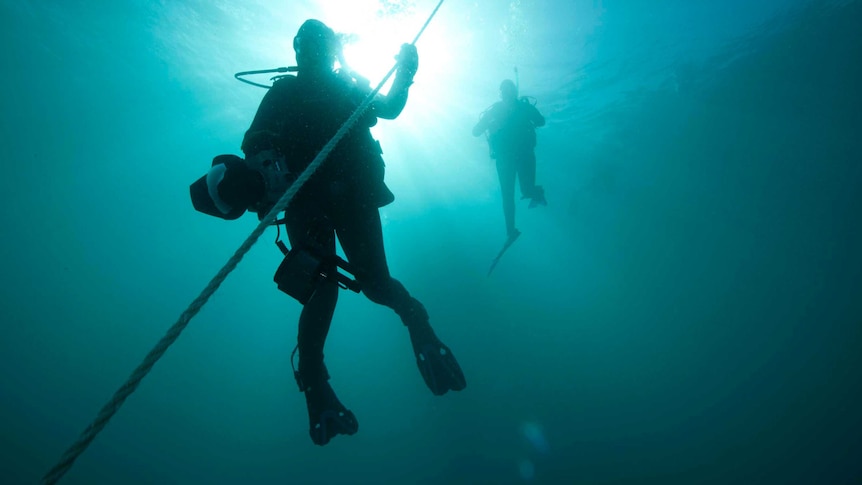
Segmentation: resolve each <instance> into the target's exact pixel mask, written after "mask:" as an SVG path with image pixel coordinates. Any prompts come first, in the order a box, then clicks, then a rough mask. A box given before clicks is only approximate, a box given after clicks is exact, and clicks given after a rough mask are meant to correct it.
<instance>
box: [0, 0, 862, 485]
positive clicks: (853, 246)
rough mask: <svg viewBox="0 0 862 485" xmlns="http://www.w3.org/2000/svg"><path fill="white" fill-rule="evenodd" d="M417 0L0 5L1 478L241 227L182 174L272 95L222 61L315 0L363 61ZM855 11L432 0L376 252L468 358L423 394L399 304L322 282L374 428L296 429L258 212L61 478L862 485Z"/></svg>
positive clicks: (18, 470) (299, 406)
mask: <svg viewBox="0 0 862 485" xmlns="http://www.w3.org/2000/svg"><path fill="white" fill-rule="evenodd" d="M755 3H756V4H755ZM435 4H436V2H435V1H424V0H422V1H419V0H417V1H386V2H383V1H358V0H357V1H355V2H354V1H350V2H348V1H346V0H345V1H343V2H337V1H332V2H325V4H324V2H309V1H296V2H274V1H273V2H264V1H259V0H258V1H249V2H234V3H230V2H223V1H221V2H210V1H203V0H201V1H187V2H168V1H161V2H143V1H129V2H108V1H101V2H82V1H73V0H66V1H53V0H44V1H40V2H29V1H23V0H22V1H14V2H13V1H6V0H4V1H2V2H0V26H2V29H0V38H2V43H3V46H4V47H3V49H2V51H0V64H2V65H3V72H4V74H3V77H2V86H3V88H4V89H3V90H2V95H0V103H2V104H0V113H2V114H0V121H2V124H0V130H2V144H0V155H2V160H3V165H2V167H3V176H2V177H0V189H2V193H3V194H4V198H3V201H4V204H3V208H2V210H0V222H2V225H3V228H4V230H3V238H2V242H0V249H2V261H3V265H2V269H0V274H2V278H3V279H2V283H3V284H2V292H0V356H2V357H0V359H2V365H0V411H2V412H0V430H2V433H0V482H2V483H10V484H18V483H35V482H38V480H39V478H40V477H41V476H42V475H43V474H44V473H46V472H47V471H48V470H49V469H50V468H51V467H52V466H53V465H54V464H55V463H56V461H57V460H58V459H59V458H60V456H61V455H62V453H63V451H64V450H65V449H66V448H67V447H68V446H69V445H71V444H72V443H73V442H74V440H75V439H76V438H77V437H78V435H79V433H80V432H81V431H82V430H83V429H84V428H85V427H86V426H87V424H88V423H89V422H90V421H91V420H92V419H93V418H94V417H95V415H96V414H97V412H98V411H99V409H100V408H101V407H102V405H103V404H104V403H105V402H106V401H107V400H108V399H109V398H110V396H111V395H112V394H113V392H114V391H115V390H116V389H117V388H118V387H119V386H120V385H121V384H122V383H123V382H125V380H126V379H127V378H128V376H129V374H130V373H131V372H132V370H133V369H134V368H135V367H136V366H137V365H138V364H139V363H140V362H141V360H142V359H143V357H144V356H145V355H146V353H147V352H148V351H149V350H150V348H152V347H153V345H154V344H155V343H156V342H157V341H158V340H159V339H160V338H161V337H162V335H164V332H165V331H166V330H167V329H168V328H169V327H170V326H171V325H172V324H173V323H174V322H175V321H176V319H177V318H178V316H179V315H180V313H181V312H182V311H183V310H184V309H185V308H186V306H187V305H188V304H189V302H191V301H192V299H194V298H195V297H196V296H197V295H198V294H199V292H200V291H201V290H202V289H203V288H204V286H205V285H206V284H207V282H208V281H209V280H210V278H212V277H213V276H214V275H215V273H216V272H217V271H218V269H219V268H221V266H222V265H223V264H224V263H225V261H226V260H227V259H228V258H229V257H230V255H231V254H232V253H233V251H234V250H235V249H236V248H237V247H238V246H239V244H240V243H241V242H242V241H243V240H244V238H245V237H246V236H247V235H248V233H249V232H250V231H251V230H252V229H253V228H254V226H255V223H256V220H255V219H254V217H253V216H246V217H244V218H243V219H241V220H239V221H233V222H225V221H220V220H215V219H213V218H209V217H206V216H204V215H202V214H199V213H197V212H195V211H194V210H193V209H192V207H191V204H190V202H189V200H188V185H189V184H190V183H191V182H192V181H194V180H195V179H197V178H198V177H199V176H201V175H202V174H203V173H204V172H205V171H206V170H207V168H208V167H209V164H210V160H211V158H212V157H213V156H215V155H217V154H220V153H239V144H240V141H241V138H242V135H243V133H244V131H245V129H246V128H247V127H248V124H249V123H250V121H251V117H252V116H253V115H254V111H255V109H256V108H257V104H258V103H259V101H260V98H261V97H262V95H263V93H264V91H263V90H261V89H258V88H254V87H250V86H247V85H243V84H240V83H238V82H237V81H235V80H234V79H233V77H232V75H233V73H234V72H236V71H241V70H248V69H263V68H269V67H277V66H283V65H289V64H291V63H292V61H293V58H292V52H291V51H290V42H291V39H292V36H293V34H294V33H295V31H296V29H297V28H298V26H299V25H300V24H301V22H302V21H303V20H305V19H306V18H309V17H316V18H320V19H322V20H324V21H326V22H328V23H329V24H330V25H331V26H332V27H334V28H335V29H336V30H338V31H340V32H345V33H352V34H355V35H354V36H353V39H355V40H354V41H353V44H351V45H349V46H348V50H347V54H348V61H350V62H351V64H352V65H353V67H355V68H357V69H359V70H360V71H362V72H364V73H366V74H367V75H368V77H369V78H371V80H372V82H375V83H376V81H377V80H379V79H381V78H382V76H383V74H385V72H386V70H387V69H388V68H389V67H390V64H389V63H390V62H391V56H392V55H394V54H395V53H396V52H397V50H398V45H399V44H400V43H401V42H405V41H409V40H411V39H412V37H413V35H415V32H416V31H418V29H419V27H420V26H421V25H422V23H423V22H424V20H425V17H426V16H427V14H428V13H429V12H430V11H431V10H432V9H433V7H434V6H435ZM860 20H862V2H859V1H825V0H824V1H819V2H818V1H806V0H783V1H776V0H765V1H762V2H742V1H737V0H733V1H721V2H719V1H716V0H710V1H704V2H685V1H681V0H679V1H676V0H658V1H654V2H636V1H627V0H620V1H612V0H604V1H603V0H568V1H562V0H556V1H551V0H544V1H543V0H521V1H505V2H504V1H488V0H485V1H481V2H458V1H455V0H447V2H445V3H444V4H443V6H442V8H441V10H440V12H439V14H438V16H437V17H436V18H435V19H434V20H433V22H432V23H431V24H430V26H429V28H428V30H427V31H426V33H425V34H424V35H423V37H422V38H421V39H420V41H419V43H418V44H417V46H418V49H419V53H420V69H419V73H418V74H417V76H416V80H415V81H416V83H415V85H414V86H413V88H412V89H411V98H410V102H409V103H408V106H407V108H406V110H405V112H404V113H403V114H402V116H401V117H399V119H397V120H395V121H390V122H381V123H380V124H378V126H377V127H375V128H374V134H375V136H377V137H378V138H379V139H380V140H381V142H382V144H383V149H384V152H385V153H384V157H385V159H386V161H387V181H388V183H389V186H390V188H391V189H392V190H393V192H394V193H395V194H396V202H395V203H394V204H392V205H390V206H387V207H386V208H385V209H384V210H383V212H382V213H383V216H384V221H385V227H384V231H385V239H386V241H385V242H386V245H387V249H388V255H389V263H390V268H391V269H392V271H393V273H394V275H395V276H396V277H397V278H399V279H400V280H401V281H402V282H403V283H404V284H405V285H406V286H407V287H408V289H409V290H410V291H411V292H412V293H413V294H415V295H416V296H418V297H419V298H420V299H421V300H422V301H423V302H424V303H425V305H426V306H427V307H428V309H429V311H430V313H431V317H432V324H434V326H435V328H436V329H437V331H438V333H439V334H440V336H441V337H442V338H443V339H444V340H445V341H446V342H447V344H448V345H449V346H450V347H451V348H452V350H453V351H454V352H455V353H456V355H457V356H458V358H459V360H460V361H461V364H462V366H463V367H464V371H465V373H466V375H467V380H468V387H467V389H466V390H465V391H463V392H461V393H457V394H449V395H446V396H444V397H436V396H433V395H431V393H430V392H428V390H427V388H425V386H424V384H423V382H422V379H421V378H420V376H419V373H418V372H417V370H416V368H415V364H414V361H413V359H414V358H413V355H412V352H411V349H410V344H409V339H408V337H407V333H406V332H405V331H404V329H403V327H402V326H401V324H400V323H399V321H398V320H397V317H396V316H395V315H394V314H392V313H391V312H389V311H388V310H386V309H384V308H381V307H377V306H375V305H373V304H372V303H370V302H368V301H367V300H366V299H364V297H362V296H359V295H354V294H348V293H343V294H342V297H341V299H340V302H339V306H338V309H337V311H336V314H335V318H334V321H333V328H332V332H331V334H330V338H329V340H328V343H327V349H326V355H327V362H328V365H329V370H330V373H331V374H332V381H331V382H332V385H333V387H334V388H335V389H336V391H337V392H338V394H339V396H340V397H341V399H342V401H343V402H344V403H345V404H346V405H347V406H348V407H349V408H350V409H351V410H353V411H354V412H355V413H356V415H357V417H358V419H359V422H360V431H359V433H358V434H356V435H355V436H351V437H344V436H340V437H337V438H336V439H334V440H333V441H332V442H331V443H330V444H329V445H327V446H326V447H323V448H320V447H315V446H314V445H313V444H312V443H311V441H310V440H309V438H308V431H307V417H306V410H305V402H304V399H303V396H302V394H300V393H299V392H297V390H296V386H295V383H294V381H293V377H292V375H291V370H290V362H289V356H290V351H291V350H292V349H293V345H294V342H295V332H296V319H297V316H298V313H299V310H300V308H299V305H298V304H297V303H296V302H295V301H294V300H292V299H290V298H288V297H287V296H286V295H284V294H282V293H280V292H279V291H278V290H277V289H276V287H275V285H274V284H273V283H272V275H273V273H274V272H275V269H276V267H277V266H278V263H279V262H280V253H279V252H278V249H277V248H276V247H275V246H274V245H273V244H272V240H273V239H274V237H275V231H274V230H273V231H268V232H267V233H266V234H264V236H263V238H261V240H260V241H259V243H258V244H257V245H256V246H255V247H254V248H253V249H252V250H251V252H250V253H249V254H248V256H246V258H245V259H244V260H243V262H242V263H241V264H240V265H239V267H238V268H237V270H236V271H235V272H234V273H232V274H231V275H230V277H229V278H228V279H227V281H226V282H225V283H224V285H223V286H222V287H221V288H220V290H219V291H218V292H217V293H216V294H215V295H214V296H213V298H212V299H211V301H210V302H209V303H208V305H207V306H206V307H205V308H204V309H203V310H202V311H201V313H200V314H199V315H198V316H197V317H195V319H194V320H192V322H191V324H190V325H189V327H188V329H187V330H186V331H185V333H183V335H182V336H181V337H180V338H179V340H178V341H177V342H176V344H175V345H174V346H173V347H171V348H170V349H169V350H168V352H167V353H166V355H165V356H164V357H163V358H162V359H161V361H160V362H159V363H158V364H157V365H156V366H155V368H154V369H153V371H152V372H151V373H150V375H149V376H148V377H147V378H146V379H145V380H144V381H143V382H142V384H141V386H140V387H139V388H138V390H137V391H136V392H135V393H134V394H133V395H132V396H131V397H130V398H129V400H128V401H127V402H126V403H125V405H124V406H123V408H122V409H121V410H120V411H119V412H118V413H117V415H116V416H115V417H114V419H113V420H112V421H111V422H110V424H109V425H108V426H107V427H106V428H105V430H104V431H103V432H102V433H101V434H100V435H99V436H98V437H97V438H96V439H95V440H94V441H93V443H92V445H91V446H90V447H89V448H88V449H87V450H86V452H85V453H84V454H83V455H82V456H81V458H80V459H79V460H78V461H77V462H76V464H75V466H74V467H73V468H72V469H71V471H69V473H68V474H67V475H66V477H65V478H64V480H63V482H62V483H69V484H117V483H129V484H132V483H134V484H137V483H141V484H164V483H291V484H293V483H297V484H300V483H301V484H306V483H307V484H328V483H335V484H341V483H344V484H347V483H369V484H372V483H373V484H380V483H398V484H402V483H404V484H406V483H417V484H436V483H459V484H460V483H464V484H475V483H482V484H509V483H512V484H517V483H537V484H557V483H561V484H641V483H650V484H652V483H657V484H694V483H715V484H725V483H807V484H815V483H816V484H825V483H842V484H843V483H857V482H860V481H862V467H860V465H859V460H858V457H859V456H860V455H862V438H860V436H862V417H860V413H859V411H858V408H859V407H860V400H859V396H858V394H859V383H860V382H862V348H860V347H862V346H860V343H862V298H859V295H860V294H862V291H860V290H862V279H860V278H862V255H860V251H859V248H860V247H862V234H860V223H859V221H860V217H859V208H860V201H862V200H860V199H862V192H860V187H862V165H860V161H862V146H860V141H859V133H860V128H862V97H860V91H859V86H862V64H860V62H859V59H862V36H860V35H859V33H858V26H859V25H860ZM514 67H518V70H519V74H520V84H521V93H522V94H523V95H529V96H533V97H535V98H536V100H537V107H538V108H539V109H540V111H542V113H543V114H544V115H545V116H546V117H547V119H548V126H546V127H544V128H542V129H540V130H539V134H538V136H539V141H538V143H539V145H538V148H537V156H538V160H539V162H538V163H539V169H538V181H539V183H540V184H542V185H543V186H544V187H545V190H546V193H547V198H548V201H549V205H548V207H541V208H537V209H532V210H528V209H527V208H526V202H523V203H522V204H523V205H519V206H518V213H517V225H518V227H519V228H520V229H521V231H522V232H523V235H522V236H521V238H520V239H519V240H518V242H517V243H516V244H515V245H514V246H512V248H511V249H510V251H509V252H508V253H507V254H506V256H505V257H504V258H503V260H502V261H501V263H500V265H499V266H498V267H497V269H496V270H495V272H494V274H493V275H492V276H491V277H490V278H489V277H486V272H487V269H488V265H489V264H490V262H491V259H492V258H493V256H494V254H495V253H496V251H497V250H498V248H499V246H500V245H501V244H502V243H503V239H504V237H505V229H504V225H503V217H502V210H501V204H500V198H499V194H498V187H497V181H496V174H495V172H494V167H493V164H492V163H491V160H489V159H488V157H487V147H486V146H485V143H484V140H482V139H481V138H473V137H472V136H471V135H470V133H469V131H470V128H471V127H472V125H473V124H474V123H475V122H476V120H477V119H478V115H479V113H481V111H482V110H484V109H485V108H486V107H487V106H488V105H490V104H491V103H493V102H494V101H495V100H496V96H497V90H496V88H497V86H498V85H499V82H500V80H502V79H504V78H506V77H510V78H511V77H513V76H514ZM264 80H265V78H264Z"/></svg>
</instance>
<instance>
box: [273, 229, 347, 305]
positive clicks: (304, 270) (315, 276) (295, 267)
mask: <svg viewBox="0 0 862 485" xmlns="http://www.w3.org/2000/svg"><path fill="white" fill-rule="evenodd" d="M278 244H279V247H280V248H281V250H282V252H284V260H283V261H282V262H281V264H280V265H279V266H278V269H277V270H276V271H275V276H274V277H273V281H275V283H276V284H277V285H278V289H279V290H281V291H283V292H285V293H287V294H288V295H289V296H291V297H292V298H295V299H296V300H297V301H299V302H300V303H302V304H303V305H305V304H306V303H307V302H308V300H310V299H311V297H312V296H313V295H314V292H315V291H317V289H318V288H319V287H320V285H321V284H322V283H323V282H324V281H330V282H333V283H335V284H337V285H338V286H339V287H341V288H345V289H348V290H351V291H354V292H356V293H359V290H360V286H359V282H357V281H356V280H354V279H351V278H350V277H348V276H347V275H344V274H341V273H339V272H338V268H341V269H343V270H344V271H346V272H349V273H350V274H353V272H352V271H351V269H350V263H348V262H347V261H345V260H344V259H342V258H340V257H339V256H338V255H336V254H331V255H328V256H324V257H321V256H320V255H321V254H323V253H322V251H320V250H319V248H294V249H290V250H288V249H287V247H286V246H285V245H284V243H283V242H281V241H279V242H278ZM315 249H318V250H317V251H315Z"/></svg>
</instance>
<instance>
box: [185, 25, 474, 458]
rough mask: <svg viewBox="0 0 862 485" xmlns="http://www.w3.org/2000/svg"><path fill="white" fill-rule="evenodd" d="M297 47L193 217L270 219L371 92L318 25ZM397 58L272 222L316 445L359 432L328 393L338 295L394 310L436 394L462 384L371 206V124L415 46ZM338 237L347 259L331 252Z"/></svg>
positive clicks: (397, 101) (403, 81)
mask: <svg viewBox="0 0 862 485" xmlns="http://www.w3.org/2000/svg"><path fill="white" fill-rule="evenodd" d="M426 25H427V24H426ZM293 48H294V50H295V52H296V62H297V68H295V69H291V70H293V71H295V72H296V75H295V76H294V75H291V74H287V75H283V76H279V77H277V78H276V80H275V82H274V83H273V85H272V87H271V88H270V89H269V91H268V92H267V94H266V95H265V96H264V98H263V100H262V101H261V103H260V106H259V107H258V110H257V113H256V115H255V117H254V120H253V121H252V123H251V126H250V127H249V129H248V131H247V132H246V134H245V137H244V139H243V141H242V151H243V152H244V154H245V159H242V158H240V157H237V156H235V155H220V156H218V157H216V158H215V160H213V166H212V168H211V169H210V172H209V173H208V174H207V175H206V176H204V177H201V179H199V180H198V181H197V182H195V184H193V185H192V188H191V191H192V199H193V201H194V204H195V208H196V209H197V210H199V211H201V212H204V213H207V214H209V215H214V216H216V217H220V218H223V219H236V218H238V217H240V216H241V215H242V214H243V213H245V211H247V210H248V211H252V212H257V213H258V215H259V216H260V215H261V214H266V213H267V212H268V211H269V210H270V209H271V208H272V207H273V206H274V204H275V202H277V201H278V199H279V197H280V196H281V194H283V193H284V191H285V190H286V189H287V187H289V186H290V184H291V183H292V182H293V180H294V178H295V177H296V175H297V174H299V173H301V172H302V171H303V170H304V169H305V168H306V167H307V166H308V165H309V163H310V162H311V160H312V159H313V158H314V157H315V156H316V154H317V153H318V152H320V150H321V148H322V147H323V146H324V144H326V142H327V141H328V140H329V139H330V138H332V137H333V135H334V134H335V133H336V131H338V130H339V128H340V127H341V126H342V125H343V124H344V123H345V122H346V120H347V119H348V118H349V117H350V116H351V114H352V113H353V111H354V110H355V109H356V108H357V106H359V105H360V104H361V103H362V102H363V100H364V99H365V98H366V97H367V96H368V95H369V93H370V92H371V89H370V86H369V85H368V83H367V81H365V80H364V79H363V78H361V77H359V76H358V75H356V74H355V73H353V72H351V71H349V70H347V69H345V68H344V66H345V63H344V62H343V59H342V60H341V61H339V63H340V64H341V65H342V69H339V70H335V69H334V64H335V61H336V60H338V59H339V58H340V57H341V43H340V42H339V39H338V37H337V35H336V34H335V32H334V31H333V30H332V29H331V28H329V27H328V26H326V25H325V24H324V23H322V22H320V21H318V20H314V19H310V20H307V21H306V22H305V23H303V24H302V26H301V27H300V28H299V31H298V32H297V34H296V37H295V38H294V41H293ZM396 59H397V60H398V64H397V72H396V76H395V79H394V81H393V83H392V85H391V87H390V89H389V92H388V94H387V95H385V96H384V95H379V94H378V95H377V96H376V97H375V99H374V100H373V102H372V104H371V105H370V107H369V108H368V109H367V110H366V111H365V112H364V113H363V114H362V116H361V117H360V119H359V122H358V123H357V124H356V125H355V126H354V127H353V128H351V129H350V130H349V131H348V132H347V134H346V135H345V136H344V138H343V139H341V141H340V142H339V143H338V144H337V145H336V146H335V148H334V149H333V151H332V153H331V154H330V156H329V158H328V159H327V161H326V164H324V165H321V166H320V167H319V170H318V171H317V172H315V173H314V175H312V177H311V178H310V179H308V182H307V183H306V184H305V185H304V186H302V188H300V189H299V192H298V193H297V194H296V197H295V199H294V200H293V202H292V203H291V205H290V206H288V208H287V209H286V210H285V214H284V218H283V219H281V220H280V221H278V222H279V223H283V224H284V225H285V226H286V229H287V235H288V238H289V241H290V245H291V249H287V247H286V246H285V245H284V244H283V243H281V242H279V244H280V247H281V248H282V251H283V252H284V253H285V257H284V260H283V262H282V264H281V265H280V266H279V268H278V270H277V272H276V274H275V278H274V279H275V282H276V283H277V284H278V287H279V289H281V290H282V291H284V292H285V293H287V294H288V295H290V296H292V297H294V298H296V299H297V300H298V301H299V302H300V303H302V305H303V308H302V312H301V314H300V317H299V329H298V330H299V331H298V338H297V347H296V349H295V350H294V353H296V352H298V353H299V365H298V369H296V368H295V369H294V377H295V378H296V381H297V384H298V386H299V390H300V391H301V392H303V393H304V395H305V399H306V404H307V410H308V420H309V434H310V436H311V439H312V441H313V442H314V443H315V444H317V445H325V444H326V443H328V442H329V441H330V439H332V438H333V437H335V436H337V435H339V434H346V435H352V434H354V433H356V432H357V431H358V429H359V424H358V421H357V419H356V416H355V415H354V414H353V413H352V412H351V411H350V410H348V409H347V408H346V407H345V406H344V405H343V404H342V403H341V402H340V401H339V399H338V397H337V396H336V394H335V392H334V391H333V389H332V387H331V386H330V384H329V373H328V372H327V369H326V366H325V364H324V352H323V350H324V344H325V342H326V337H327V335H328V332H329V328H330V324H331V321H332V316H333V312H334V310H335V306H336V303H337V300H338V293H339V289H351V290H353V291H361V292H362V293H363V294H364V295H365V296H366V297H368V299H370V300H371V301H373V302H375V303H378V304H381V305H385V306H387V307H389V308H391V309H393V310H394V311H395V313H396V314H398V316H399V317H400V318H401V321H402V322H403V323H404V325H405V326H406V327H407V330H408V333H409V335H410V341H411V344H412V347H413V351H414V354H415V358H416V363H417V365H418V367H419V371H420V373H421V375H422V378H423V379H424V381H425V383H426V385H427V386H428V387H429V389H430V390H431V392H432V393H434V394H435V395H443V394H445V393H446V392H448V391H450V390H452V391H460V390H462V389H464V388H465V387H466V380H465V378H464V374H463V372H462V371H461V368H460V366H459V365H458V362H457V360H456V359H455V356H454V354H453V353H452V351H451V350H450V349H449V348H448V347H447V346H446V345H445V344H443V342H441V341H440V340H439V339H438V338H437V336H436V334H435V332H434V330H433V329H432V327H431V324H430V321H429V316H428V312H427V311H426V309H425V307H424V306H423V305H422V303H421V302H419V300H417V299H416V298H414V297H413V296H411V295H410V293H408V291H407V290H406V289H405V288H404V286H403V285H402V284H401V283H400V282H399V281H398V280H396V279H395V278H393V277H392V276H391V275H390V272H389V267H388V264H387V261H386V253H385V251H384V247H383V233H382V226H381V220H380V213H379V208H380V207H383V206H385V205H387V204H389V203H391V202H392V201H393V200H394V195H393V194H392V192H391V191H390V190H389V188H388V187H387V186H386V184H385V183H384V164H383V159H382V156H381V153H382V151H381V149H380V145H379V143H378V142H377V141H376V140H374V138H372V136H371V132H370V128H371V127H372V126H374V125H375V124H376V123H377V121H378V119H387V120H391V119H395V118H396V117H398V115H399V114H400V113H401V111H402V110H403V108H404V106H405V104H406V102H407V97H408V89H409V87H410V85H411V84H412V83H413V76H414V75H415V73H416V70H417V68H418V64H419V57H418V53H417V51H416V48H415V47H414V46H413V45H412V44H404V45H402V46H401V51H400V53H399V54H398V56H397V57H396ZM336 240H338V242H339V243H340V245H341V247H342V249H343V251H344V254H345V256H346V260H345V259H342V258H340V257H338V256H337V255H336V248H335V243H336ZM344 273H349V274H350V275H352V276H353V277H354V278H355V279H351V278H350V276H348V275H347V274H344ZM293 360H294V359H293V356H291V363H293Z"/></svg>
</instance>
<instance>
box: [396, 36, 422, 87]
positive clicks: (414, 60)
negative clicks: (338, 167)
mask: <svg viewBox="0 0 862 485" xmlns="http://www.w3.org/2000/svg"><path fill="white" fill-rule="evenodd" d="M395 60H397V61H398V74H397V77H399V78H407V79H409V80H413V76H415V75H416V70H417V69H419V53H418V52H416V46H415V45H413V44H401V52H399V53H398V55H397V56H395Z"/></svg>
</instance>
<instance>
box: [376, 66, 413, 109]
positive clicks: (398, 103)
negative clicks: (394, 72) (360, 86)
mask: <svg viewBox="0 0 862 485" xmlns="http://www.w3.org/2000/svg"><path fill="white" fill-rule="evenodd" d="M411 84H413V79H412V77H411V78H408V77H406V76H395V81H393V82H392V87H390V88H389V94H387V95H385V96H384V95H382V94H378V95H377V97H375V98H374V101H373V102H372V107H373V108H374V114H375V115H376V116H377V117H378V118H383V119H384V120H394V119H395V118H397V117H398V115H400V114H401V111H402V110H404V106H405V105H406V104H407V94H408V90H409V89H410V85H411Z"/></svg>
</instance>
